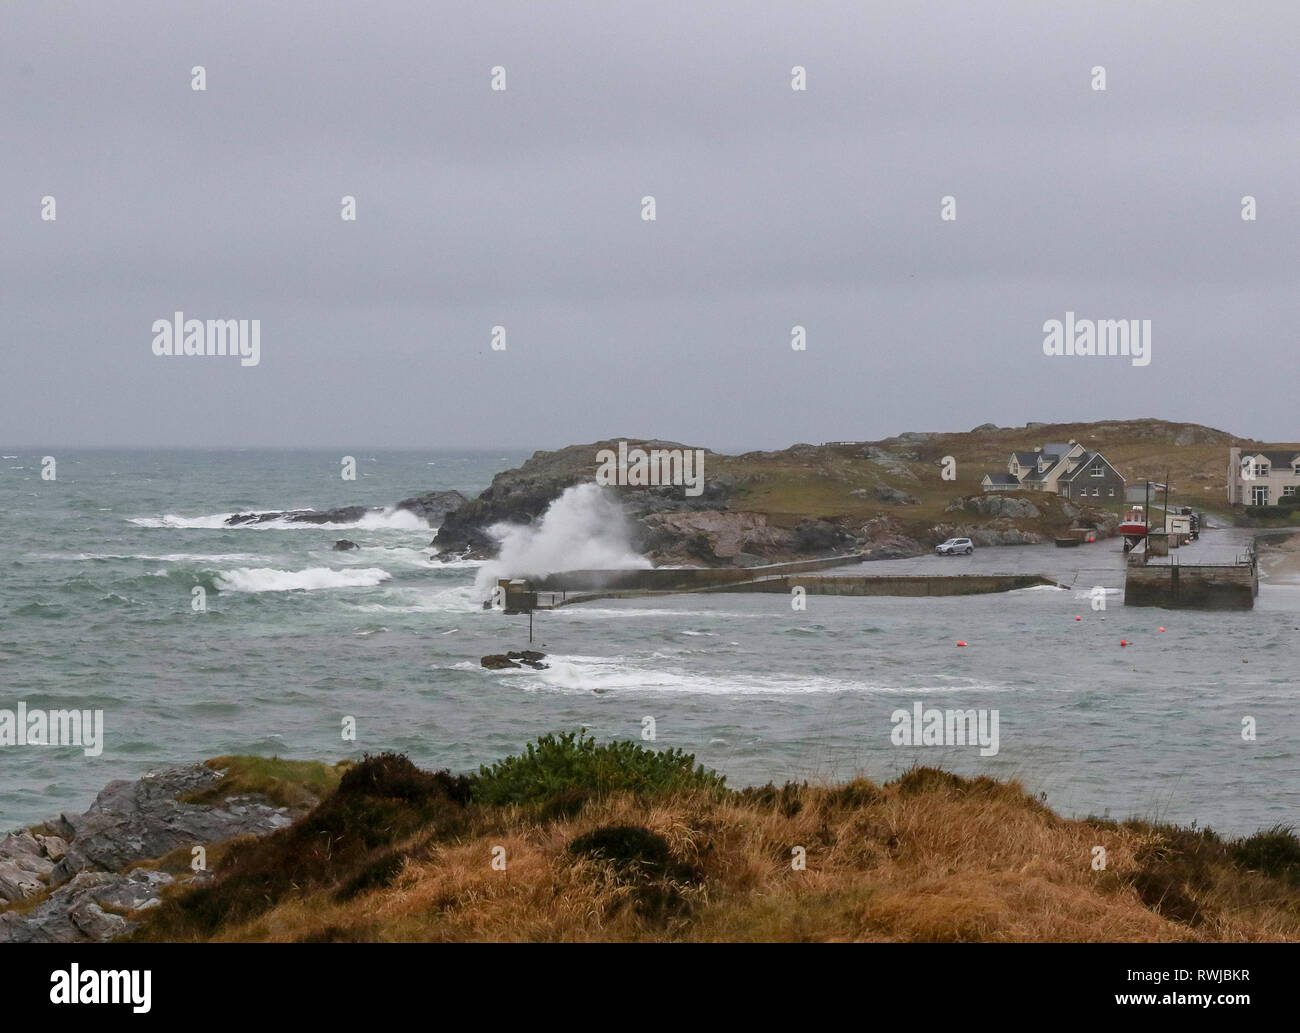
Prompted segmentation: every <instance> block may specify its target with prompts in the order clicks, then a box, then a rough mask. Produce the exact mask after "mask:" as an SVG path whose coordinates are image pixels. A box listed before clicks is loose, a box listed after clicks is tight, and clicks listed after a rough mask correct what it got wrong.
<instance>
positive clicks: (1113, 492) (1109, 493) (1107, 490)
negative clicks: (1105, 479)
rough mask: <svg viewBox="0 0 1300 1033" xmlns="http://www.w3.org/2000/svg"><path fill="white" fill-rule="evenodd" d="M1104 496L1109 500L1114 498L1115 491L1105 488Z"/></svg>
mask: <svg viewBox="0 0 1300 1033" xmlns="http://www.w3.org/2000/svg"><path fill="white" fill-rule="evenodd" d="M1106 494H1107V495H1109V496H1110V497H1111V498H1114V497H1115V489H1114V488H1107V489H1106Z"/></svg>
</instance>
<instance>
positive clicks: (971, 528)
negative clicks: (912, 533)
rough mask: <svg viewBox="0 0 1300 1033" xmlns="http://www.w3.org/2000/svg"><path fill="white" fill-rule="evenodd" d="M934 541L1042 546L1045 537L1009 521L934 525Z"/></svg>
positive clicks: (1045, 539) (931, 532)
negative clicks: (968, 541) (969, 541)
mask: <svg viewBox="0 0 1300 1033" xmlns="http://www.w3.org/2000/svg"><path fill="white" fill-rule="evenodd" d="M930 534H931V535H932V536H933V537H934V539H935V541H939V542H942V541H946V540H947V539H949V538H969V539H970V540H971V541H972V542H974V543H975V544H976V545H1042V544H1043V543H1044V542H1045V541H1047V537H1046V536H1045V535H1042V534H1039V533H1038V532H1037V531H1027V530H1022V529H1021V528H1019V527H1016V526H1015V525H1014V524H1013V523H1011V522H1010V521H1009V520H995V521H994V522H993V523H991V524H936V525H935V526H934V527H932V528H931V529H930Z"/></svg>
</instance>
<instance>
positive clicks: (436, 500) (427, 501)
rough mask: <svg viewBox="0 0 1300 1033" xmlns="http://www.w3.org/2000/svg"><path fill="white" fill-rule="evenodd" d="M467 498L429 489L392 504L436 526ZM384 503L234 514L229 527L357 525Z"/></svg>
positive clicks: (382, 510) (378, 510)
mask: <svg viewBox="0 0 1300 1033" xmlns="http://www.w3.org/2000/svg"><path fill="white" fill-rule="evenodd" d="M467 501H468V500H467V499H466V498H465V496H464V495H462V494H461V493H460V492H458V491H430V492H426V493H425V494H423V495H416V496H413V497H412V498H409V499H402V501H401V502H399V503H397V504H396V505H395V506H393V507H392V509H393V510H405V511H407V512H408V513H413V514H415V516H417V517H419V518H420V519H421V520H423V521H424V522H425V523H426V524H428V526H430V527H437V526H438V525H439V524H440V523H441V522H442V520H443V518H444V517H445V516H446V515H447V514H448V513H450V512H451V511H452V510H454V509H458V508H459V507H461V506H463V505H464V504H465V503H466V502H467ZM385 512H388V510H387V509H386V508H385V507H383V506H340V507H339V508H337V509H319V510H318V509H285V510H274V511H270V512H265V513H234V514H232V515H231V516H228V517H226V521H225V522H226V524H227V526H229V527H238V526H240V525H242V524H266V523H271V522H272V521H277V520H279V521H284V522H285V523H290V524H355V523H357V522H359V521H360V520H362V519H364V518H365V517H366V515H367V514H370V513H385Z"/></svg>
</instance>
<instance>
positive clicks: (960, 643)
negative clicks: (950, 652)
mask: <svg viewBox="0 0 1300 1033" xmlns="http://www.w3.org/2000/svg"><path fill="white" fill-rule="evenodd" d="M965 644H966V643H965V642H960V641H959V642H958V643H957V645H959V646H964V645H965Z"/></svg>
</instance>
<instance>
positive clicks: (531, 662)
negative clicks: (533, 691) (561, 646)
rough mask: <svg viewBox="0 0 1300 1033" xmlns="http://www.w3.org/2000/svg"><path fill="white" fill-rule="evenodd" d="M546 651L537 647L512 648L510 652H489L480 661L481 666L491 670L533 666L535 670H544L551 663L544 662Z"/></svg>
mask: <svg viewBox="0 0 1300 1033" xmlns="http://www.w3.org/2000/svg"><path fill="white" fill-rule="evenodd" d="M545 659H546V654H545V653H539V652H538V651H537V650H535V649H522V650H520V649H512V650H511V651H510V652H508V653H489V654H488V655H487V656H485V657H483V658H482V659H481V660H480V661H479V666H480V667H486V668H487V669H488V670H489V671H504V670H508V669H510V668H512V667H531V668H532V669H533V670H534V671H544V670H546V669H547V668H548V667H550V664H547V663H543V661H544V660H545Z"/></svg>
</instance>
